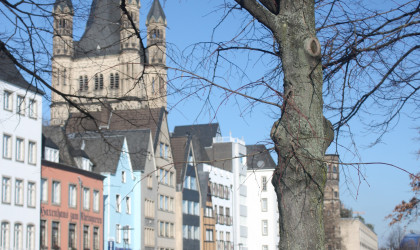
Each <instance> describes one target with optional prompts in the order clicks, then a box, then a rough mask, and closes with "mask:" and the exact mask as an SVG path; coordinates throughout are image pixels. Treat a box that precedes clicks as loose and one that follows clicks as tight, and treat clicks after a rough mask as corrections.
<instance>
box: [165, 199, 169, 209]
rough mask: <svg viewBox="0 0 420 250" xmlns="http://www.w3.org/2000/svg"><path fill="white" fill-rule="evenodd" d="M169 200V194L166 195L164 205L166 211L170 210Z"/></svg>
mask: <svg viewBox="0 0 420 250" xmlns="http://www.w3.org/2000/svg"><path fill="white" fill-rule="evenodd" d="M168 200H169V197H168V196H165V207H164V209H165V211H168V208H169V206H168Z"/></svg>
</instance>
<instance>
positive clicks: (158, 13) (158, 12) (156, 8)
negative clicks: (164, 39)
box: [146, 0, 166, 24]
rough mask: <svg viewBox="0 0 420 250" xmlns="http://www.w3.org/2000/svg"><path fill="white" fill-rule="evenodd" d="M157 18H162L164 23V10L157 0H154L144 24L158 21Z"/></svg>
mask: <svg viewBox="0 0 420 250" xmlns="http://www.w3.org/2000/svg"><path fill="white" fill-rule="evenodd" d="M159 18H162V22H163V23H166V16H165V12H163V9H162V6H161V5H160V2H159V0H154V1H153V4H152V7H151V8H150V11H149V14H147V19H146V24H148V23H150V22H158V21H159Z"/></svg>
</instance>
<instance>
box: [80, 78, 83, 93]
mask: <svg viewBox="0 0 420 250" xmlns="http://www.w3.org/2000/svg"><path fill="white" fill-rule="evenodd" d="M79 91H83V76H80V77H79Z"/></svg>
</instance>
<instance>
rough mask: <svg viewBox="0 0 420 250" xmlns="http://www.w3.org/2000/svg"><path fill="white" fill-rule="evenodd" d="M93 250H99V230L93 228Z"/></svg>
mask: <svg viewBox="0 0 420 250" xmlns="http://www.w3.org/2000/svg"><path fill="white" fill-rule="evenodd" d="M93 250H99V228H98V227H94V228H93Z"/></svg>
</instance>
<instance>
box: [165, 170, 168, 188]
mask: <svg viewBox="0 0 420 250" xmlns="http://www.w3.org/2000/svg"><path fill="white" fill-rule="evenodd" d="M168 178H169V171H167V170H165V182H164V183H165V184H166V185H168V183H169V182H168Z"/></svg>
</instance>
